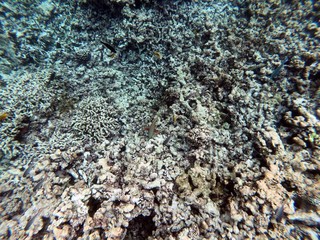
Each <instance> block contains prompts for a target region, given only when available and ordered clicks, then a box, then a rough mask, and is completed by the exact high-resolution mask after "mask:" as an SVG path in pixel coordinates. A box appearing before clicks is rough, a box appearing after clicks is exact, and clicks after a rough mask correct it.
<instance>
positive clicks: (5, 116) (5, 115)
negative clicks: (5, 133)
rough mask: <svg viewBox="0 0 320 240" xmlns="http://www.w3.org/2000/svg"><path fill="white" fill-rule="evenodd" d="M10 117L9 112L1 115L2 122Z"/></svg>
mask: <svg viewBox="0 0 320 240" xmlns="http://www.w3.org/2000/svg"><path fill="white" fill-rule="evenodd" d="M8 116H9V113H7V112H3V113H0V121H3V120H5V119H6V118H7V117H8Z"/></svg>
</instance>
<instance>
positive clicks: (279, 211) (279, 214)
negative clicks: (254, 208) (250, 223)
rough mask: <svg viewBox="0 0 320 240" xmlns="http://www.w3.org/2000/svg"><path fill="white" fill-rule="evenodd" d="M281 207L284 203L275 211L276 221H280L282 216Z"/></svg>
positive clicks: (282, 207)
mask: <svg viewBox="0 0 320 240" xmlns="http://www.w3.org/2000/svg"><path fill="white" fill-rule="evenodd" d="M283 209H284V205H283V204H282V205H281V206H280V207H279V208H278V209H277V210H276V212H275V214H274V217H275V219H276V221H277V222H280V221H281V219H282V217H283Z"/></svg>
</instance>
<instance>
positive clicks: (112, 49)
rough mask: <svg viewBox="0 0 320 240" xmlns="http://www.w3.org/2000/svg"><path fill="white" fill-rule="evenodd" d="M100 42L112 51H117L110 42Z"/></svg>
mask: <svg viewBox="0 0 320 240" xmlns="http://www.w3.org/2000/svg"><path fill="white" fill-rule="evenodd" d="M100 42H101V43H102V44H103V45H104V46H105V47H106V48H108V49H109V50H110V51H111V52H112V53H117V51H116V48H115V47H114V46H112V45H111V44H109V43H107V42H105V41H102V40H100Z"/></svg>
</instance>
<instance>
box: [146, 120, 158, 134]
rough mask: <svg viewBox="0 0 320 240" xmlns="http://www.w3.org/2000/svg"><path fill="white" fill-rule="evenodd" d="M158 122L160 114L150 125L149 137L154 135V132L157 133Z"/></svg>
mask: <svg viewBox="0 0 320 240" xmlns="http://www.w3.org/2000/svg"><path fill="white" fill-rule="evenodd" d="M157 122H158V116H155V117H154V119H153V120H152V123H151V125H150V126H149V129H148V138H149V139H150V138H152V137H153V136H154V134H155V133H156V125H157Z"/></svg>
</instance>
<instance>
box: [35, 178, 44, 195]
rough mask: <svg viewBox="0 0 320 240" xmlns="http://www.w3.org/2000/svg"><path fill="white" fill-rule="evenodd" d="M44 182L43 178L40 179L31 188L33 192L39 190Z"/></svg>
mask: <svg viewBox="0 0 320 240" xmlns="http://www.w3.org/2000/svg"><path fill="white" fill-rule="evenodd" d="M43 182H44V178H42V179H41V180H40V181H39V182H38V183H37V184H36V185H35V186H34V187H33V191H34V192H35V191H37V190H38V189H39V188H41V186H42V184H43Z"/></svg>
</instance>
